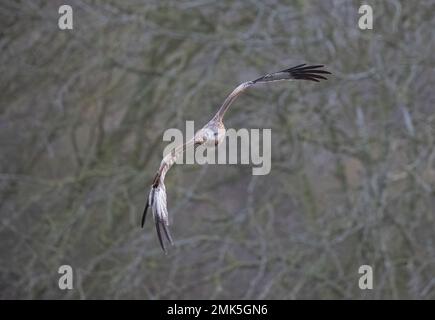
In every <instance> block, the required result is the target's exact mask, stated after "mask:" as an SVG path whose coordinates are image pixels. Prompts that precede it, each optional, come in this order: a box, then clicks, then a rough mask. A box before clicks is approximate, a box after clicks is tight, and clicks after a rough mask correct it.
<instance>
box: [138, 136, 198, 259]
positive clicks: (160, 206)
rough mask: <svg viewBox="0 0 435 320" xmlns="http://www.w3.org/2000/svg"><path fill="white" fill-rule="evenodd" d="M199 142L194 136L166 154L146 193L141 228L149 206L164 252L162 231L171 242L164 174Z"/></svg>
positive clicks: (171, 242)
mask: <svg viewBox="0 0 435 320" xmlns="http://www.w3.org/2000/svg"><path fill="white" fill-rule="evenodd" d="M199 144H201V142H199V141H195V138H192V139H191V140H190V141H188V142H187V143H185V144H183V145H181V146H179V147H177V148H175V149H174V150H172V152H170V153H169V154H167V155H166V156H165V157H164V158H163V160H162V162H161V163H160V168H159V170H158V171H157V173H156V175H155V177H154V180H153V183H152V185H151V190H150V193H149V195H148V199H147V202H146V205H145V209H144V212H143V215H142V223H141V224H142V228H143V226H144V224H145V220H146V215H147V211H148V208H149V207H151V211H152V213H153V217H154V223H155V225H156V230H157V236H158V238H159V242H160V245H161V247H162V249H163V251H164V252H165V253H166V247H165V243H164V240H163V237H162V231H163V233H164V235H165V237H166V239H167V240H168V241H169V243H170V244H173V241H172V237H171V234H170V232H169V218H168V206H167V201H166V187H165V183H164V182H165V176H166V173H167V172H168V170H169V169H170V168H171V167H172V165H173V164H174V163H175V161H176V160H177V158H178V157H179V156H180V155H181V154H183V152H184V151H185V150H186V148H188V147H189V146H191V145H199Z"/></svg>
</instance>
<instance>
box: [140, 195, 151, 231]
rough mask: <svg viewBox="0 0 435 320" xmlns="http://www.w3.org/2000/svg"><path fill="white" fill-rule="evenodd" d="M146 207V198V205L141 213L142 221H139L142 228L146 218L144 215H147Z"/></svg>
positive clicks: (147, 204) (147, 205)
mask: <svg viewBox="0 0 435 320" xmlns="http://www.w3.org/2000/svg"><path fill="white" fill-rule="evenodd" d="M148 207H149V202H148V200H147V203H146V205H145V209H144V211H143V214H142V222H141V227H142V228H143V226H144V225H145V220H146V217H147V211H148Z"/></svg>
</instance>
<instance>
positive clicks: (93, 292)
mask: <svg viewBox="0 0 435 320" xmlns="http://www.w3.org/2000/svg"><path fill="white" fill-rule="evenodd" d="M364 3H368V4H371V5H372V7H373V12H374V29H373V30H360V29H359V28H358V19H359V18H360V16H361V15H360V14H358V8H359V7H360V5H361V4H364ZM61 4H69V5H71V6H72V8H73V10H74V29H73V30H65V31H61V30H59V28H58V18H59V16H60V15H59V14H58V8H59V6H60V5H61ZM434 12H435V1H434V0H421V1H418V2H412V1H398V0H386V1H368V2H363V1H352V0H350V1H346V0H328V1H325V0H316V1H315V0H308V1H277V0H271V1H260V0H248V1H209V0H188V1H170V2H169V1H160V0H150V1H145V0H143V1H139V0H130V1H114V0H111V1H106V0H105V1H103V0H75V1H72V0H68V1H48V0H47V1H33V0H27V1H16V0H2V1H1V2H0V26H1V28H0V52H1V55H0V62H1V63H0V68H1V80H0V91H1V97H0V101H1V105H0V148H1V149H0V150H1V153H0V199H1V202H0V210H1V224H0V298H3V299H10V298H21V299H48V298H55V299H96V298H102V299H112V298H114V299H127V298H132V299H167V298H173V299H215V298H221V299H246V298H248V299H308V298H314V299H326V298H338V299H405V298H411V299H434V298H435V232H434V231H435V209H434V208H435V197H434V196H435V112H434V110H435V109H434V104H435V90H434V88H435V55H434V52H435V41H434V39H435V36H434V34H435V31H434V30H435V15H434ZM300 63H311V64H325V65H326V66H327V69H328V70H329V71H331V72H332V73H333V75H332V76H331V77H329V80H328V81H325V82H322V83H312V82H304V81H302V82H297V83H296V82H293V83H289V82H284V83H277V84H273V85H264V86H262V87H257V88H255V89H252V90H249V92H247V93H246V94H245V95H243V96H242V97H240V98H239V99H238V100H237V101H236V102H235V104H234V105H233V106H232V108H231V109H230V111H229V113H228V114H227V116H226V126H227V128H235V129H239V128H271V129H272V139H273V145H272V170H271V173H270V174H269V175H266V176H252V174H251V166H249V165H204V166H200V165H175V166H174V167H173V168H172V169H171V171H170V172H169V173H168V176H167V179H166V186H167V189H168V205H169V212H170V215H171V218H170V219H171V222H172V226H171V230H172V234H173V236H174V238H175V242H176V243H175V246H174V247H171V248H170V250H169V253H168V255H167V256H165V255H164V254H163V252H162V251H161V248H160V246H159V244H158V241H157V236H156V233H155V230H154V225H153V223H151V221H152V219H149V220H148V221H147V224H146V226H145V228H144V229H141V228H140V217H141V214H142V210H143V207H144V204H145V199H146V197H147V194H148V191H149V186H150V183H151V180H152V178H153V176H154V174H155V172H156V170H157V168H158V165H159V164H160V161H161V158H162V152H163V149H164V148H165V146H166V145H167V144H168V143H167V142H163V140H162V135H163V132H164V131H165V130H166V129H168V128H178V129H181V130H183V131H184V129H185V121H186V120H194V121H195V125H196V128H197V129H198V128H199V127H200V126H202V125H203V124H205V123H206V122H207V121H208V120H209V119H210V117H211V116H212V115H213V114H214V112H215V111H216V110H217V108H218V107H219V106H220V104H221V103H222V102H223V100H224V99H225V97H226V96H227V94H229V93H230V92H231V90H233V88H234V87H235V86H236V85H238V84H239V83H241V82H243V81H246V80H252V79H255V78H256V77H259V76H261V75H263V74H265V73H268V72H272V71H277V70H281V69H283V68H286V67H291V66H294V65H296V64H300ZM62 264H69V265H71V266H72V267H73V269H74V290H66V291H62V290H59V288H58V279H59V277H60V275H59V274H58V273H57V272H58V268H59V266H60V265H62ZM363 264H368V265H371V266H372V267H373V271H374V289H373V290H364V291H363V290H360V289H359V287H358V280H359V277H360V274H358V268H359V266H361V265H363Z"/></svg>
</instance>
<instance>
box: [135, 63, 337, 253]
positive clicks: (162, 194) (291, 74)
mask: <svg viewBox="0 0 435 320" xmlns="http://www.w3.org/2000/svg"><path fill="white" fill-rule="evenodd" d="M321 67H323V65H314V66H305V64H302V65H298V66H296V67H293V68H290V69H285V70H282V71H278V72H275V73H272V74H266V75H265V76H262V77H260V78H258V79H256V80H252V81H248V82H244V83H242V84H240V85H239V86H237V87H236V88H235V89H234V90H233V92H231V94H230V95H229V96H228V97H227V98H226V99H225V101H224V103H223V104H222V106H221V107H220V108H219V110H218V112H217V113H216V114H215V116H214V117H213V118H212V119H211V120H210V121H209V122H208V123H207V124H206V125H205V126H204V127H202V128H201V129H200V130H198V131H197V132H196V133H195V135H194V137H193V138H192V139H191V140H189V141H188V142H186V143H185V144H183V145H181V146H178V147H177V148H175V149H174V150H172V152H170V153H169V154H167V155H165V157H164V158H163V160H162V162H161V163H160V167H159V170H158V171H157V173H156V175H155V177H154V180H153V182H152V184H151V191H150V193H149V196H148V199H147V202H146V205H145V210H144V212H143V216H142V227H143V225H144V223H145V218H146V214H147V210H148V207H151V209H152V212H153V216H154V221H155V224H156V230H157V235H158V238H159V241H160V245H161V247H162V249H163V251H165V252H166V247H165V244H164V241H163V237H162V229H163V232H164V233H165V236H166V238H167V240H168V241H169V242H170V243H171V244H172V243H173V241H172V237H171V235H170V233H169V230H168V226H169V219H168V210H167V201H166V187H165V184H164V180H165V176H166V173H167V172H168V170H169V169H170V168H171V167H172V165H173V164H174V163H175V161H176V160H177V158H178V156H179V155H181V154H182V153H183V152H184V151H185V150H186V148H188V147H195V146H199V145H204V146H205V147H208V148H211V147H216V146H217V145H219V144H220V143H221V142H222V141H223V139H224V138H225V126H224V123H223V117H224V115H225V113H226V111H227V110H228V108H229V107H230V105H231V104H232V103H233V102H234V100H235V99H236V98H237V97H238V96H239V95H240V94H241V93H242V92H244V91H245V90H246V89H247V88H249V87H251V86H254V85H256V84H258V83H265V82H272V81H281V80H299V79H300V80H310V81H315V82H319V80H320V79H324V80H326V78H325V77H324V76H322V74H330V72H328V71H325V70H319V68H321Z"/></svg>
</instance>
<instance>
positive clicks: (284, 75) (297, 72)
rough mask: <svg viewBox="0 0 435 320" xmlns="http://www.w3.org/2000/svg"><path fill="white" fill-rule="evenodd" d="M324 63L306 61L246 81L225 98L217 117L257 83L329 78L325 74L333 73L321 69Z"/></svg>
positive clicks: (222, 114)
mask: <svg viewBox="0 0 435 320" xmlns="http://www.w3.org/2000/svg"><path fill="white" fill-rule="evenodd" d="M321 68H323V65H313V66H307V65H306V64H305V63H304V64H300V65H298V66H295V67H292V68H289V69H284V70H281V71H278V72H274V73H270V74H266V75H264V76H262V77H260V78H258V79H255V80H252V81H248V82H244V83H242V84H241V85H239V86H238V87H237V88H236V89H234V90H233V92H231V94H230V95H229V96H228V97H227V98H226V99H225V101H224V103H223V104H222V106H221V107H220V108H219V111H218V112H217V113H216V115H215V118H218V119H222V118H223V117H224V114H225V112H226V111H227V110H228V108H229V106H230V105H231V104H232V103H233V102H234V100H236V98H237V97H238V96H239V95H240V94H241V93H242V92H243V91H245V90H246V89H247V88H249V87H251V86H253V85H255V84H257V83H265V82H272V81H282V80H287V81H288V80H309V81H315V82H319V81H320V80H327V78H326V77H325V76H323V75H327V74H331V73H330V72H329V71H326V70H321Z"/></svg>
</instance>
